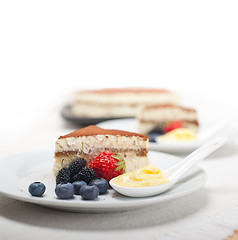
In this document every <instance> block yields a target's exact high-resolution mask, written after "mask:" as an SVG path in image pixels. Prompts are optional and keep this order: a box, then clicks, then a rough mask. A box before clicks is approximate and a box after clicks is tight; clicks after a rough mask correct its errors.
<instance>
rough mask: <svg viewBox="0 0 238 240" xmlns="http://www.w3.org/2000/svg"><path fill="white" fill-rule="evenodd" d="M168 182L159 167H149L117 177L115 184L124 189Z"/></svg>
mask: <svg viewBox="0 0 238 240" xmlns="http://www.w3.org/2000/svg"><path fill="white" fill-rule="evenodd" d="M168 181H169V180H168V179H167V178H166V177H165V176H164V175H163V174H162V173H161V171H160V169H159V168H158V167H156V166H154V165H147V166H145V167H143V168H140V169H136V170H134V171H133V172H129V173H125V174H122V175H120V176H118V177H116V178H115V179H114V180H113V183H114V184H116V185H119V186H122V187H150V186H157V185H160V184H165V183H168Z"/></svg>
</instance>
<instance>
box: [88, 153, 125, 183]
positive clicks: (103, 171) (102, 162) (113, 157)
mask: <svg viewBox="0 0 238 240" xmlns="http://www.w3.org/2000/svg"><path fill="white" fill-rule="evenodd" d="M89 167H90V168H92V169H93V170H94V172H95V174H96V177H101V178H104V179H106V180H107V181H108V182H109V181H110V180H111V179H112V178H114V177H117V176H118V175H121V174H123V173H124V172H125V162H124V160H123V159H122V158H121V156H120V155H119V154H116V153H113V152H110V151H105V152H102V153H100V154H99V155H98V156H97V157H96V158H95V159H94V160H93V161H92V162H91V163H90V165H89Z"/></svg>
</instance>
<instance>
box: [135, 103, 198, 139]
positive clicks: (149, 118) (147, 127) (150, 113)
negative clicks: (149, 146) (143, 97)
mask: <svg viewBox="0 0 238 240" xmlns="http://www.w3.org/2000/svg"><path fill="white" fill-rule="evenodd" d="M137 120H138V131H139V132H140V133H143V134H150V133H159V134H164V133H166V132H169V131H171V130H173V129H176V128H187V129H190V130H192V131H193V132H194V133H195V134H196V133H197V132H198V127H199V123H198V117H197V111H196V110H195V109H192V108H187V107H183V106H179V105H172V104H167V105H150V106H145V107H143V108H141V110H140V112H139V113H138V115H137Z"/></svg>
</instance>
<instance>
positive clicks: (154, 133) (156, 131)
mask: <svg viewBox="0 0 238 240" xmlns="http://www.w3.org/2000/svg"><path fill="white" fill-rule="evenodd" d="M182 125H183V124H182V121H173V122H170V123H167V124H166V125H165V126H163V127H159V126H157V127H155V128H153V129H152V130H151V131H150V132H149V133H148V136H149V141H150V142H156V138H157V137H158V136H160V135H163V134H165V133H167V132H170V131H172V130H174V129H177V128H181V127H182Z"/></svg>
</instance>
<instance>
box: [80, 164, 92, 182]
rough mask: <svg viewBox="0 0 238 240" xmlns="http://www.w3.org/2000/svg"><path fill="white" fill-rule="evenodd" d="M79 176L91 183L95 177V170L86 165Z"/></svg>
mask: <svg viewBox="0 0 238 240" xmlns="http://www.w3.org/2000/svg"><path fill="white" fill-rule="evenodd" d="M79 177H80V179H81V181H85V182H86V183H89V182H90V181H91V180H93V179H94V178H95V172H94V170H93V169H92V168H88V167H84V168H83V169H82V170H81V172H80V173H79Z"/></svg>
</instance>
